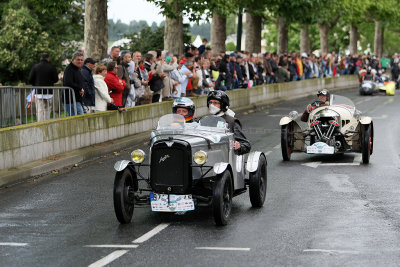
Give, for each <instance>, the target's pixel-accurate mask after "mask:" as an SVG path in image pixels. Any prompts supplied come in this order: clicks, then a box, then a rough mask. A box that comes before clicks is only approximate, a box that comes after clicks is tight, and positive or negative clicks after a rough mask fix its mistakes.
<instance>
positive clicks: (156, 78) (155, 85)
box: [145, 51, 166, 103]
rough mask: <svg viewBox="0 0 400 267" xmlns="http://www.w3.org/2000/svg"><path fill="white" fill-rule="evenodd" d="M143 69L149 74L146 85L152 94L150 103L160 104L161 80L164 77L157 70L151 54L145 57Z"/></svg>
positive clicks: (159, 69)
mask: <svg viewBox="0 0 400 267" xmlns="http://www.w3.org/2000/svg"><path fill="white" fill-rule="evenodd" d="M160 56H161V51H160ZM156 57H157V52H156ZM145 68H146V69H147V72H148V74H149V79H148V81H149V83H148V84H149V86H150V90H151V91H152V92H153V97H152V103H156V102H160V99H161V98H160V97H161V89H163V88H164V82H163V79H164V78H165V76H166V75H165V74H164V73H161V68H158V64H157V63H156V61H155V57H154V55H153V54H150V53H148V54H147V55H146V61H145Z"/></svg>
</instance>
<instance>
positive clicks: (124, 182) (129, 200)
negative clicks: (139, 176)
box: [113, 169, 135, 224]
mask: <svg viewBox="0 0 400 267" xmlns="http://www.w3.org/2000/svg"><path fill="white" fill-rule="evenodd" d="M113 196H114V211H115V215H116V216H117V219H118V221H119V222H120V223H124V224H125V223H130V222H131V220H132V216H133V210H134V207H135V204H134V203H135V202H134V198H135V194H134V181H133V176H132V173H131V171H130V170H129V169H125V170H123V171H120V172H117V174H116V175H115V180H114V192H113Z"/></svg>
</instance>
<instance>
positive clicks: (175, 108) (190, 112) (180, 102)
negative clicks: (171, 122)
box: [172, 97, 196, 123]
mask: <svg viewBox="0 0 400 267" xmlns="http://www.w3.org/2000/svg"><path fill="white" fill-rule="evenodd" d="M195 109H196V108H195V105H194V103H193V101H192V100H191V99H190V98H187V97H180V98H178V99H176V100H175V101H174V103H173V104H172V113H174V114H178V115H182V116H183V117H185V121H186V123H188V122H193V117H194V111H195Z"/></svg>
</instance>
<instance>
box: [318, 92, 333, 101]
mask: <svg viewBox="0 0 400 267" xmlns="http://www.w3.org/2000/svg"><path fill="white" fill-rule="evenodd" d="M320 95H324V96H326V100H327V101H330V99H331V93H329V91H328V90H326V89H323V90H320V91H318V93H317V96H320Z"/></svg>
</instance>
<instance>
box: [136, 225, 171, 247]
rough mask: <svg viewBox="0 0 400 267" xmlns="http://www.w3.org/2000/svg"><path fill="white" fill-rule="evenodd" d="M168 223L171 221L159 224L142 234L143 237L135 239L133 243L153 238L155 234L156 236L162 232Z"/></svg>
mask: <svg viewBox="0 0 400 267" xmlns="http://www.w3.org/2000/svg"><path fill="white" fill-rule="evenodd" d="M168 225H169V223H162V224H159V225H158V226H156V227H155V228H154V229H153V230H151V231H149V232H147V233H146V234H144V235H142V236H141V237H139V238H137V239H135V240H133V241H132V243H143V242H145V241H147V240H149V239H150V238H152V237H153V236H155V235H156V234H158V233H159V232H161V231H162V230H164V229H165V228H167V227H168Z"/></svg>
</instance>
